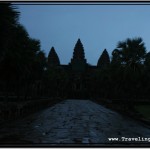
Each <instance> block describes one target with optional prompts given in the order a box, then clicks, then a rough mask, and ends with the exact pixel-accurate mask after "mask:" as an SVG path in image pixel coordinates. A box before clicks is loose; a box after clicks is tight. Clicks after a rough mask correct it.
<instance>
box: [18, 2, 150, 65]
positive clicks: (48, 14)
mask: <svg viewBox="0 0 150 150" xmlns="http://www.w3.org/2000/svg"><path fill="white" fill-rule="evenodd" d="M17 7H18V9H19V11H20V12H21V15H20V23H21V24H23V25H24V27H25V28H26V29H27V31H28V33H29V35H30V36H31V37H32V38H35V39H39V40H40V41H41V49H42V50H44V52H45V53H46V56H47V54H48V52H49V50H50V48H51V47H52V46H54V47H55V50H56V52H57V54H58V56H59V58H60V62H61V64H68V63H69V62H70V59H71V57H72V54H73V49H74V46H75V43H76V42H77V39H78V38H80V39H81V42H82V43H83V46H84V50H85V57H86V59H87V62H88V63H90V64H92V65H95V64H97V61H98V58H99V56H100V55H101V53H102V51H103V50H104V49H105V48H106V49H107V50H108V52H109V54H110V56H111V52H112V50H114V49H115V48H116V45H117V43H118V41H123V40H125V39H126V38H134V37H142V38H143V40H144V42H145V46H146V48H147V50H148V51H149V50H150V5H17Z"/></svg>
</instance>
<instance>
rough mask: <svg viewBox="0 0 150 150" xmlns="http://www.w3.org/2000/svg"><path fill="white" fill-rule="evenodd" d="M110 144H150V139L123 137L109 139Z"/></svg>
mask: <svg viewBox="0 0 150 150" xmlns="http://www.w3.org/2000/svg"><path fill="white" fill-rule="evenodd" d="M108 140H109V141H110V142H150V137H149V138H147V137H134V138H129V137H121V138H108Z"/></svg>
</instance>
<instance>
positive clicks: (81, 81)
mask: <svg viewBox="0 0 150 150" xmlns="http://www.w3.org/2000/svg"><path fill="white" fill-rule="evenodd" d="M109 64H110V59H109V55H108V52H107V50H106V49H104V51H103V52H102V54H101V55H100V57H99V59H98V62H97V65H95V66H93V65H90V64H89V63H87V60H86V58H85V53H84V47H83V44H82V43H81V40H80V39H78V40H77V43H76V44H75V47H74V51H73V57H72V58H71V60H70V62H69V64H68V65H62V64H61V63H60V60H59V57H58V55H57V53H56V51H55V49H54V47H52V48H51V49H50V52H49V54H48V69H56V68H57V69H61V70H64V71H66V72H67V73H68V74H69V76H70V91H69V95H71V97H69V98H87V97H89V96H90V92H89V89H88V92H87V88H89V84H88V83H89V80H90V78H91V76H93V75H94V74H95V72H96V71H97V70H99V69H102V68H105V67H107V66H108V65H109Z"/></svg>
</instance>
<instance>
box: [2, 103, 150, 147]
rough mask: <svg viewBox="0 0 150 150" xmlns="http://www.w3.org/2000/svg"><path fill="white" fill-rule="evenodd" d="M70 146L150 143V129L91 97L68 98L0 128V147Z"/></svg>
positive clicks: (149, 144) (142, 144) (141, 144)
mask: <svg viewBox="0 0 150 150" xmlns="http://www.w3.org/2000/svg"><path fill="white" fill-rule="evenodd" d="M108 138H118V139H116V140H114V141H110V140H109V139H108ZM125 138H126V139H125ZM129 138H130V139H129ZM131 138H132V139H131ZM133 138H134V139H133ZM145 138H149V141H147V140H146V139H145ZM70 145H73V146H150V128H149V126H146V125H143V124H140V123H139V122H137V121H134V120H132V119H130V118H128V117H125V116H122V115H120V114H118V113H116V112H114V111H111V110H109V109H106V108H105V107H103V106H101V105H98V104H96V103H94V102H92V101H90V100H65V101H63V102H61V103H59V104H56V105H55V106H53V107H50V108H47V109H45V110H43V111H40V112H38V113H36V114H33V115H31V116H29V117H26V118H24V119H22V120H19V121H17V122H13V123H8V124H6V125H5V127H1V128H0V146H70Z"/></svg>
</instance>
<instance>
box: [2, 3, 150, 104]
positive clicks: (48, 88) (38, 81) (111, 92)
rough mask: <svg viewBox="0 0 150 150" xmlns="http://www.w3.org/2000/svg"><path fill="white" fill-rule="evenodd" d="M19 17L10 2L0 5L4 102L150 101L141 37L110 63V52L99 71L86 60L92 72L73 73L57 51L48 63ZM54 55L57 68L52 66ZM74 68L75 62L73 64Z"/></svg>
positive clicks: (149, 72) (123, 45)
mask: <svg viewBox="0 0 150 150" xmlns="http://www.w3.org/2000/svg"><path fill="white" fill-rule="evenodd" d="M19 14H20V13H19V11H18V10H17V9H16V8H15V7H14V6H13V5H11V4H10V3H5V4H4V3H3V4H2V3H1V4H0V35H1V40H0V42H1V43H0V96H1V99H3V100H6V101H8V100H9V97H11V98H12V97H13V96H14V97H15V100H19V101H24V100H27V99H31V98H33V99H36V98H40V97H60V98H63V99H64V98H95V99H97V98H105V99H120V100H121V99H133V100H135V99H149V98H150V92H149V91H150V52H147V51H146V48H145V46H144V42H143V40H142V38H133V39H127V40H125V41H122V42H118V45H117V47H116V49H114V50H113V52H112V57H111V59H110V57H109V55H108V52H107V50H106V49H105V50H104V51H103V53H102V55H101V56H100V58H99V60H98V63H97V66H95V67H92V66H91V65H89V64H87V63H86V61H85V59H84V58H83V59H84V62H85V63H86V65H87V69H86V70H85V71H83V72H82V73H74V71H69V67H68V68H67V67H66V66H65V65H64V66H63V68H62V67H61V65H60V61H59V58H58V56H57V54H56V53H55V49H54V48H53V47H52V49H51V51H50V53H51V54H49V56H48V58H46V56H45V54H44V52H43V51H42V50H41V48H40V41H39V40H37V39H33V38H31V37H30V36H29V34H28V32H27V31H26V29H25V28H24V27H23V25H21V24H20V23H19ZM78 42H80V41H78ZM80 45H81V44H80ZM78 46H79V45H78V44H77V45H76V46H75V48H80V46H79V47H78ZM81 48H82V47H81ZM81 52H82V53H84V51H81ZM75 53H78V51H74V55H75ZM79 55H80V54H79ZM82 55H83V54H82ZM52 56H54V58H55V60H54V61H55V62H56V63H57V67H56V66H53V65H52V64H53V62H51V59H54V58H52ZM75 56H76V55H75ZM75 56H74V57H75ZM75 59H76V58H75ZM77 59H78V58H77ZM73 63H76V62H74V60H72V64H73ZM83 65H84V64H83ZM65 68H66V69H65ZM89 68H92V69H89ZM81 70H82V69H81ZM75 89H77V90H76V91H75ZM75 93H76V95H75ZM77 93H78V94H77Z"/></svg>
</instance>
